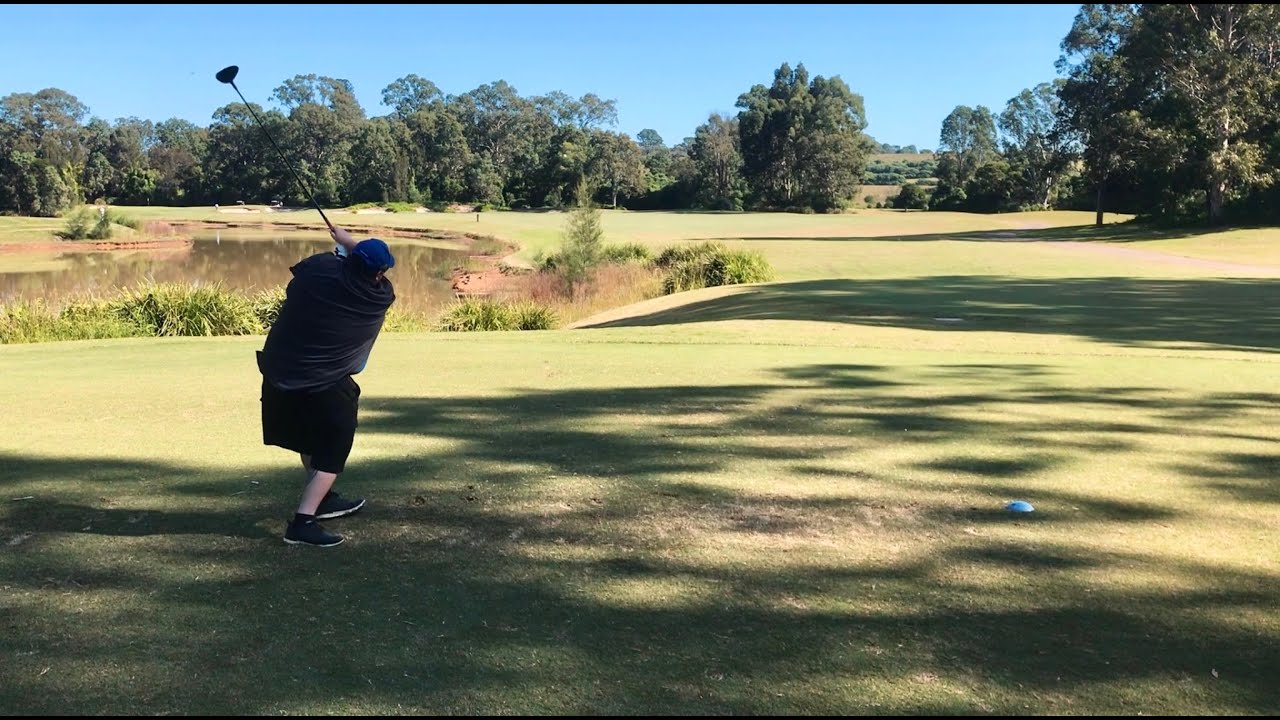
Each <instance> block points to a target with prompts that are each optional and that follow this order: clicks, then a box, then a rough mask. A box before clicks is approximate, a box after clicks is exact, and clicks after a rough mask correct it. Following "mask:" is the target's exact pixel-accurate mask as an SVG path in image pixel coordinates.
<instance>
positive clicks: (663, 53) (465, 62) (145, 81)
mask: <svg viewBox="0 0 1280 720" xmlns="http://www.w3.org/2000/svg"><path fill="white" fill-rule="evenodd" d="M1078 7H1079V5H1007V6H997V5H968V6H951V7H947V6H942V5H917V6H909V5H848V6H836V5H814V6H805V5H789V6H784V5H771V6H764V5H737V6H732V5H725V6H711V5H702V6H683V7H681V6H675V5H669V6H654V5H631V6H625V5H622V6H620V5H597V6H589V5H584V6H581V7H573V6H568V5H508V6H495V5H488V6H486V5H454V6H450V5H440V6H400V7H397V6H392V5H330V6H320V5H313V4H303V5H279V6H272V5H208V6H203V5H190V6H183V5H169V6H165V5H155V6H142V5H137V6H134V5H114V6H106V5H101V6H93V5H90V6H72V5H48V6H34V5H29V6H15V5H6V6H4V7H3V8H2V9H0V28H3V30H0V32H2V33H3V35H2V37H3V42H4V48H5V53H4V55H5V57H6V58H7V61H6V62H4V63H0V96H2V95H7V94H9V93H14V92H34V91H36V90H39V89H41V88H46V87H57V88H61V89H63V90H66V91H68V92H70V93H72V94H73V95H75V96H76V97H78V98H79V99H80V100H81V101H82V102H84V103H85V104H86V105H88V106H89V109H90V112H91V113H92V114H94V115H97V116H99V117H103V118H106V119H109V120H114V119H116V118H119V117H124V116H137V117H142V118H148V119H151V120H163V119H166V118H170V117H180V118H185V119H187V120H191V121H192V122H196V123H199V124H201V125H207V124H208V123H209V121H210V116H211V114H212V113H213V111H214V110H215V109H217V108H218V107H221V106H222V105H225V104H227V103H228V102H233V101H235V102H238V98H237V97H236V95H235V91H234V90H232V89H231V87H230V86H227V85H222V84H219V83H218V82H217V81H216V80H215V79H214V77H213V75H214V73H216V72H217V71H218V70H219V69H221V68H222V67H224V66H226V65H233V64H234V65H239V66H240V76H239V78H238V79H237V80H236V84H237V85H238V86H239V87H240V90H241V92H243V93H244V94H245V97H246V98H248V99H249V100H250V101H253V102H258V103H262V104H267V103H269V98H270V94H271V92H272V90H273V89H274V88H275V87H276V86H278V85H279V84H280V83H281V82H282V81H283V80H285V79H286V78H289V77H292V76H293V75H296V74H306V73H316V74H318V75H329V76H332V77H338V78H345V79H347V80H350V81H351V82H352V83H353V84H354V86H355V89H356V95H357V97H358V98H359V100H360V102H361V104H362V105H364V107H365V110H366V111H367V112H369V114H371V115H378V114H383V113H384V112H385V111H386V110H385V108H383V107H382V105H381V91H382V88H383V87H385V86H386V85H387V84H389V83H390V82H392V81H393V80H395V79H396V78H399V77H402V76H404V75H407V74H410V73H416V74H418V75H421V76H423V77H425V78H428V79H430V80H431V81H433V82H435V83H436V84H437V85H438V86H440V88H441V89H442V90H443V91H444V92H446V93H454V94H458V93H463V92H466V91H467V90H470V89H472V88H474V87H476V86H478V85H481V84H483V83H486V82H490V81H494V80H498V79H505V80H506V81H507V82H509V83H510V84H511V85H513V86H514V87H515V88H516V90H518V91H519V92H520V94H521V95H525V96H528V95H533V94H542V93H547V92H550V91H552V90H562V91H564V92H566V93H569V94H570V95H573V96H575V97H577V96H580V95H582V94H584V93H587V92H595V93H597V94H598V95H600V96H602V97H605V98H611V99H614V100H616V101H617V104H618V126H617V129H618V130H621V131H623V132H627V133H629V134H631V135H632V136H634V135H635V133H636V132H638V131H639V130H641V129H642V128H646V127H649V128H654V129H655V130H657V131H658V132H659V133H660V134H661V135H662V137H663V139H664V140H666V142H667V143H668V144H674V143H676V142H678V141H679V140H680V139H682V138H684V137H686V136H690V135H692V134H693V130H694V128H696V127H697V126H698V125H699V124H701V123H702V122H704V121H705V120H706V118H707V116H708V115H709V114H710V113H711V112H716V111H718V112H726V113H734V112H736V110H735V108H734V103H735V102H736V100H737V98H738V95H740V94H741V93H743V92H745V91H747V90H748V89H749V88H750V87H751V86H752V85H753V84H757V83H762V84H768V83H770V82H772V79H773V71H774V70H775V69H776V68H777V67H778V66H779V65H780V64H781V63H783V62H789V63H791V64H792V65H795V64H798V63H801V62H803V63H804V65H805V67H806V68H807V69H808V70H809V73H810V75H811V76H812V75H824V76H832V75H839V76H840V77H842V78H843V79H844V80H845V82H847V83H848V84H849V86H850V87H851V88H852V89H853V91H854V92H856V93H859V94H860V95H862V97H863V99H864V101H865V103H866V112H867V119H868V122H869V126H868V128H867V132H868V133H870V134H871V135H872V136H873V137H875V138H876V139H877V140H880V141H882V142H888V143H893V144H897V145H908V144H914V145H917V146H919V147H929V148H932V147H935V146H936V145H937V142H938V133H939V129H940V126H941V123H942V119H943V118H944V117H945V116H946V115H947V113H949V112H950V111H951V110H952V109H953V108H954V107H955V106H956V105H978V104H984V105H987V106H988V107H990V108H991V109H992V110H994V111H995V112H997V113H998V112H999V111H1000V110H1001V109H1003V107H1004V105H1005V103H1006V102H1007V101H1008V100H1009V98H1011V97H1013V96H1014V95H1015V94H1017V93H1018V92H1019V91H1020V90H1022V89H1023V88H1026V87H1032V86H1034V85H1035V84H1036V83H1039V82H1044V81H1047V80H1050V79H1052V78H1053V77H1054V76H1055V71H1054V67H1053V63H1054V60H1055V59H1056V58H1057V57H1058V44H1059V42H1060V41H1061V40H1062V37H1063V36H1064V35H1065V34H1066V32H1067V30H1068V29H1069V28H1070V26H1071V20H1072V18H1073V17H1074V16H1075V13H1076V10H1077V8H1078Z"/></svg>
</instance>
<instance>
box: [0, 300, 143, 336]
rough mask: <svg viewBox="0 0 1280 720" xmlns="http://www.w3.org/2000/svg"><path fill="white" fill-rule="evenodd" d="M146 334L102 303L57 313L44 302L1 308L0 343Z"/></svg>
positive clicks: (74, 307)
mask: <svg viewBox="0 0 1280 720" xmlns="http://www.w3.org/2000/svg"><path fill="white" fill-rule="evenodd" d="M145 334H146V332H145V331H144V330H143V329H142V328H140V327H138V326H137V325H134V324H132V323H130V322H128V321H127V320H124V319H122V318H120V317H117V316H116V315H115V314H113V313H112V312H111V310H110V308H108V307H107V306H106V305H104V304H102V303H81V304H75V305H70V306H68V307H67V308H65V309H64V310H63V311H62V312H61V313H57V312H54V311H52V310H50V309H49V308H48V306H46V305H45V304H44V302H43V301H35V302H25V303H16V304H14V305H10V306H8V307H0V344H15V343H34V342H53V341H58V340H98V339H103V338H118V337H136V336H139V335H145Z"/></svg>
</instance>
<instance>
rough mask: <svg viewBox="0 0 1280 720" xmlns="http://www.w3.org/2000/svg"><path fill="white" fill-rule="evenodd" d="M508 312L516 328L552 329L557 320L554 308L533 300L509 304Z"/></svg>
mask: <svg viewBox="0 0 1280 720" xmlns="http://www.w3.org/2000/svg"><path fill="white" fill-rule="evenodd" d="M508 312H509V313H510V314H511V323H512V325H514V326H515V329H516V330H554V329H555V327H556V325H557V324H558V322H559V320H558V319H557V318H556V313H555V311H554V310H552V309H551V308H549V307H546V306H544V305H539V304H538V303H535V302H528V301H526V302H522V303H516V304H514V305H510V306H508Z"/></svg>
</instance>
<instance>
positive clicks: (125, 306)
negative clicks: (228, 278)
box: [111, 284, 262, 337]
mask: <svg viewBox="0 0 1280 720" xmlns="http://www.w3.org/2000/svg"><path fill="white" fill-rule="evenodd" d="M111 306H112V308H113V309H114V310H115V313H116V314H117V315H118V316H119V317H121V318H123V319H125V320H127V321H129V322H132V323H134V324H137V325H138V326H140V327H142V328H144V329H146V331H147V332H146V334H147V335H155V336H157V337H173V336H182V337H191V336H211V335H252V334H255V333H259V332H261V331H262V324H261V323H260V322H259V320H258V316H257V314H256V313H255V311H254V306H253V303H252V302H251V301H250V300H249V298H247V297H245V296H244V295H241V294H239V293H233V292H228V291H226V290H224V289H222V288H221V287H220V286H217V285H213V286H205V287H188V286H184V285H176V284H171V285H148V286H143V287H139V288H137V289H136V290H126V291H125V292H124V293H122V294H121V297H120V298H119V299H117V300H115V301H113V302H112V303H111Z"/></svg>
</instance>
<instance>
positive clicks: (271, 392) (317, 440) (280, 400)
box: [262, 377, 360, 474]
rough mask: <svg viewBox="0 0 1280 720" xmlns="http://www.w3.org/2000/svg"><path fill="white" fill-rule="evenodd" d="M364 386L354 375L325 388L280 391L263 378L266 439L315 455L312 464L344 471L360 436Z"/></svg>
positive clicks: (264, 437) (268, 443) (278, 444)
mask: <svg viewBox="0 0 1280 720" xmlns="http://www.w3.org/2000/svg"><path fill="white" fill-rule="evenodd" d="M359 405H360V386H359V385H357V384H356V381H355V380H353V379H352V378H350V377H347V378H346V379H344V380H340V381H338V382H337V383H334V384H333V385H331V386H329V387H328V388H325V389H324V390H317V391H310V392H309V391H305V390H294V391H286V390H278V389H277V388H276V387H275V386H274V385H272V384H271V383H269V382H267V381H266V379H263V381H262V442H263V444H264V445H275V446H277V447H282V448H284V449H286V450H292V451H294V452H296V453H300V454H303V455H310V456H311V467H312V468H314V469H316V470H320V471H321V472H328V473H335V474H336V473H340V472H342V471H343V470H344V469H346V465H347V456H349V455H350V454H351V445H352V443H353V442H354V441H355V435H356V425H357V422H356V414H357V411H358V409H359Z"/></svg>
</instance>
